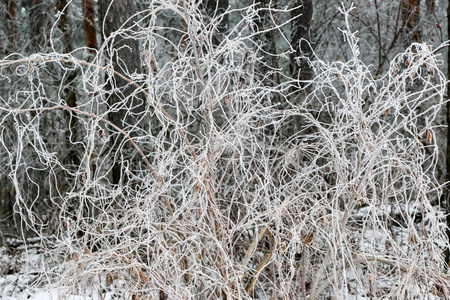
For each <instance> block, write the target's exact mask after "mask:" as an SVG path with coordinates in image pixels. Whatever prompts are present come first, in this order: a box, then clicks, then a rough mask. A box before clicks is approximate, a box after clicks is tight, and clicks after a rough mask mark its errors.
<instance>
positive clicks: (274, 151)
mask: <svg viewBox="0 0 450 300" xmlns="http://www.w3.org/2000/svg"><path fill="white" fill-rule="evenodd" d="M152 3H153V4H152V6H151V7H150V8H149V9H148V10H147V11H143V12H140V13H139V14H138V15H137V16H136V17H137V20H138V21H136V22H135V23H130V22H126V23H125V24H124V25H123V28H122V29H121V30H119V31H117V32H116V36H118V35H120V36H122V37H123V38H129V39H135V40H138V41H139V43H140V45H141V46H142V47H143V50H142V51H141V53H140V54H141V58H142V63H143V71H142V72H143V73H136V72H135V70H128V69H126V66H122V68H120V69H117V68H116V69H114V66H116V67H117V66H121V65H120V62H119V63H117V64H113V62H112V61H111V58H112V57H114V50H115V49H114V44H113V41H114V37H115V36H114V35H113V36H111V37H110V38H109V39H108V40H106V41H105V42H104V44H103V46H102V47H101V49H100V50H99V51H98V53H97V54H96V56H95V57H94V58H93V60H92V61H86V60H83V59H81V58H79V55H77V52H76V51H75V52H73V53H71V54H61V53H50V54H35V55H32V56H30V57H20V56H18V55H12V56H9V57H6V58H4V59H2V60H1V61H0V67H1V68H2V72H3V74H4V75H3V76H4V78H3V80H6V79H5V78H7V77H10V78H11V80H13V79H14V78H21V79H20V80H23V81H25V82H28V83H29V85H23V86H22V90H20V91H15V92H14V93H13V94H12V96H10V97H9V98H3V97H2V98H1V105H0V113H1V118H0V122H1V123H2V124H12V126H11V125H8V126H9V127H8V128H10V132H9V133H8V135H6V134H5V133H4V134H2V135H1V136H0V138H1V140H0V143H1V145H2V146H3V147H4V150H5V151H7V153H8V155H9V159H10V160H9V163H8V164H7V167H8V168H9V170H10V172H9V176H10V178H11V180H12V181H13V182H14V185H15V193H16V211H17V213H19V214H20V215H21V216H22V218H23V220H24V221H26V223H27V225H28V226H29V228H31V229H33V230H35V232H36V233H37V234H38V235H40V236H41V237H42V238H43V239H44V240H45V239H46V238H47V237H48V233H47V232H46V230H47V228H48V226H49V224H50V223H51V224H52V226H54V227H55V228H56V230H55V231H54V233H55V236H56V237H55V238H56V241H55V242H53V243H52V247H51V248H49V249H48V251H49V255H51V256H52V257H53V261H52V263H49V265H48V271H47V273H46V274H45V278H47V279H48V280H49V281H50V282H51V283H53V284H55V285H56V286H58V287H65V288H67V292H68V293H83V291H86V290H95V291H98V292H99V293H103V292H104V290H105V289H112V288H113V287H114V289H115V290H117V291H122V293H123V294H122V295H123V297H130V298H131V297H133V296H138V295H142V296H143V297H147V298H149V299H155V298H157V297H161V298H162V299H163V298H165V297H166V296H167V297H168V298H170V299H187V298H189V299H202V298H203V299H206V298H219V297H223V298H230V299H247V298H276V297H280V298H283V299H293V298H296V297H298V295H303V297H304V298H306V297H307V296H309V297H310V298H311V299H314V298H315V297H318V296H320V295H326V294H328V295H334V296H339V297H342V298H346V297H348V296H349V295H358V294H359V295H365V296H374V297H391V298H394V297H399V298H405V297H413V296H419V297H420V296H424V295H428V294H430V293H432V292H434V293H436V291H438V290H441V291H442V292H445V293H447V291H446V286H448V285H447V284H446V282H447V277H446V275H445V272H444V270H445V268H446V267H447V266H446V264H445V262H443V261H442V259H441V253H442V251H443V250H444V249H446V248H447V247H448V243H447V241H446V239H445V234H444V230H445V225H444V224H443V223H442V221H441V217H442V215H441V214H442V213H441V211H440V210H439V207H438V205H437V203H438V199H439V196H440V194H441V186H440V185H439V183H438V182H437V181H436V180H435V178H434V174H433V170H434V168H435V166H436V157H437V153H438V148H437V147H436V144H435V143H436V139H435V136H434V131H433V129H434V123H433V120H434V118H435V117H436V114H437V112H438V110H439V109H440V108H441V106H442V103H443V95H444V89H445V84H446V79H445V77H444V75H443V74H442V72H441V71H440V69H439V64H440V61H439V60H438V57H437V55H436V53H435V52H433V51H432V49H430V48H429V47H428V46H427V45H425V44H413V45H412V46H411V47H410V48H408V49H407V50H406V51H405V52H404V53H403V54H400V55H398V56H397V57H396V58H395V59H394V60H393V61H392V62H391V66H390V70H389V72H387V73H386V74H385V75H384V76H382V77H380V78H374V77H372V73H371V72H372V69H371V67H370V66H367V65H365V64H364V63H363V62H362V61H361V59H360V55H359V48H358V39H357V36H356V35H355V33H353V32H351V28H349V27H350V26H347V28H343V29H342V33H343V35H344V37H345V40H346V42H347V46H348V47H349V49H350V51H351V53H352V56H351V57H350V59H349V60H348V61H342V62H341V61H336V62H326V61H322V60H321V59H320V58H318V57H316V58H315V59H314V61H312V62H311V64H312V67H313V69H314V72H315V74H316V75H315V77H314V79H313V80H311V81H310V82H307V83H306V85H307V86H306V87H305V90H299V88H298V87H299V86H300V83H299V82H298V80H296V79H295V78H290V77H289V76H288V75H286V74H285V73H283V72H282V70H279V69H274V68H272V67H271V66H269V65H267V64H264V62H263V61H261V60H260V57H262V56H261V53H262V51H263V49H262V48H260V47H257V46H255V45H257V44H258V42H257V40H255V39H254V37H255V36H257V34H258V31H257V30H258V28H255V26H254V18H255V17H256V16H257V13H258V11H256V10H255V7H253V6H250V7H246V8H244V9H239V10H228V11H226V12H225V14H230V15H231V14H241V15H242V19H241V20H240V21H239V22H237V24H235V25H234V27H232V28H230V29H229V31H228V33H227V34H226V36H225V37H224V38H223V39H222V40H221V42H220V43H217V42H216V41H214V39H213V34H214V27H215V26H217V24H219V23H220V21H221V16H220V15H216V16H215V18H210V19H206V18H203V17H202V13H201V11H200V10H199V7H198V6H197V5H196V4H194V3H192V2H188V1H185V2H177V3H182V4H174V3H173V1H165V0H163V1H159V2H156V1H155V2H152ZM272 12H273V13H275V12H276V11H272ZM342 13H343V14H344V15H345V16H346V17H347V18H348V16H349V14H348V11H346V10H343V11H342ZM167 18H172V19H173V21H174V22H175V21H176V22H179V23H180V24H184V28H183V29H182V30H180V29H174V28H170V27H164V26H162V25H163V24H165V23H164V22H163V21H162V20H167ZM282 26H283V25H276V24H273V28H271V29H270V30H274V31H277V30H279V31H280V32H281V28H282ZM79 51H81V49H79ZM164 51H165V52H166V53H169V54H170V55H166V56H163V57H162V56H161V55H160V53H161V52H164ZM285 54H286V55H285V57H286V58H288V57H289V56H288V55H287V52H286V53H285ZM265 55H267V53H265ZM277 55H278V56H279V57H283V55H282V54H277ZM262 64H264V65H265V66H264V68H265V69H266V70H267V69H268V71H267V73H264V74H262V73H260V72H259V71H258V70H259V67H261V65H262ZM53 69H59V70H62V72H63V73H64V74H68V73H69V72H71V71H73V70H77V72H78V74H79V77H78V78H79V79H78V82H77V89H78V90H79V93H80V94H82V95H83V97H84V100H83V101H82V102H80V103H79V104H78V106H77V107H70V106H68V105H67V104H66V103H65V102H64V100H62V99H61V98H60V97H59V94H60V90H61V89H63V88H64V87H63V86H56V87H54V86H53V87H51V86H49V85H46V82H45V81H44V80H42V79H41V76H43V75H42V74H43V73H44V72H46V71H48V70H53ZM8 70H12V73H11V74H10V73H8ZM8 74H10V75H8ZM268 74H269V75H270V76H269V75H268ZM273 74H277V75H278V76H279V77H280V78H281V79H280V80H279V82H273V81H271V75H273ZM117 76H119V77H121V78H122V79H124V80H126V81H127V82H128V83H129V85H130V86H133V87H134V88H135V90H134V92H133V93H131V94H130V95H127V96H124V94H123V93H122V92H121V90H120V89H118V88H113V89H112V90H111V89H108V88H107V87H108V86H111V85H112V86H113V87H114V80H115V78H117ZM106 83H109V85H107V84H106ZM303 85H304V83H302V86H303ZM305 91H307V93H306V96H303V95H305ZM110 93H116V94H117V95H119V96H122V98H121V99H122V101H121V102H117V103H116V104H115V105H114V106H110V105H108V103H107V100H106V99H107V97H108V95H109V94H110ZM273 99H277V101H274V100H273ZM279 102H280V103H279ZM134 105H139V106H140V107H139V109H135V108H136V107H134ZM117 111H121V112H124V114H125V116H126V118H125V120H124V124H123V127H120V126H118V125H117V124H113V123H112V122H111V121H109V120H108V115H109V114H110V113H111V112H117ZM63 112H67V113H68V114H69V115H70V118H76V120H77V125H76V126H77V127H76V128H77V129H76V132H77V134H76V139H75V138H73V137H71V138H69V139H68V140H69V141H70V144H71V146H72V147H73V149H76V151H78V154H79V157H80V162H81V163H80V164H79V165H74V164H73V163H72V164H70V163H64V156H65V155H67V151H69V150H70V149H66V148H63V147H62V146H61V143H64V142H65V141H67V134H68V135H69V136H70V135H71V132H73V130H74V129H73V128H71V127H70V126H69V121H68V120H67V118H66V119H65V117H64V116H65V115H64V113H63ZM49 115H50V116H51V117H50V116H49ZM44 119H46V120H50V121H48V122H47V123H46V122H44V121H45V120H44ZM52 122H53V123H52ZM42 124H50V125H49V127H47V128H42V127H41V126H42ZM5 126H6V125H5ZM52 126H53V127H52ZM4 132H5V131H4ZM49 133H54V137H53V138H50V137H49V136H48V134H49ZM288 133H289V134H288ZM10 136H11V137H10ZM112 137H114V138H116V137H117V139H116V140H118V141H120V143H119V145H116V146H115V147H111V145H110V143H109V141H110V139H111V138H112ZM57 143H60V145H59V146H61V147H62V148H61V149H60V150H59V151H58V149H59V148H58V147H57V146H56V145H57ZM114 164H119V165H120V166H121V170H122V180H121V181H120V182H119V183H118V184H112V183H111V175H110V174H111V168H112V166H113V165H114ZM32 170H34V171H40V172H41V173H42V174H43V175H42V176H44V178H45V183H46V184H47V185H48V187H46V190H48V191H50V192H48V193H47V198H46V199H43V197H42V194H40V193H39V192H36V193H34V194H32V195H31V194H29V193H28V191H27V190H26V189H25V188H24V187H27V186H30V185H31V186H33V187H34V188H36V189H43V187H41V186H39V185H36V184H33V182H30V178H31V177H29V176H27V174H28V172H30V171H32ZM24 183H26V184H24ZM30 195H31V196H30ZM42 201H46V202H48V203H49V204H48V205H50V206H51V207H52V211H53V212H54V213H56V214H57V215H56V217H54V218H52V217H51V216H43V215H42V212H37V211H36V210H35V209H34V208H35V207H36V206H37V205H41V204H40V202H42ZM419 215H420V218H421V221H418V220H417V219H418V218H419ZM55 262H57V263H58V264H57V265H55Z"/></svg>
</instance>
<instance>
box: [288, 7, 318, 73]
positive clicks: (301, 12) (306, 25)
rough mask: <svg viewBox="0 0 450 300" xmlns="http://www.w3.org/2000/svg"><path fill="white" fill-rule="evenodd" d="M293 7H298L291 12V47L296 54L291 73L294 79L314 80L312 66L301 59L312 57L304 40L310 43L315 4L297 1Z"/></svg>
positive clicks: (291, 64) (292, 61)
mask: <svg viewBox="0 0 450 300" xmlns="http://www.w3.org/2000/svg"><path fill="white" fill-rule="evenodd" d="M293 7H297V8H296V9H294V10H292V12H291V17H292V18H294V19H293V20H292V32H291V45H292V47H294V49H295V52H294V53H292V54H291V57H290V62H291V63H290V71H291V74H292V76H293V77H294V78H297V77H298V78H299V79H300V80H309V79H311V78H312V69H311V66H310V65H309V63H308V60H307V59H306V58H301V57H310V55H311V48H310V46H309V45H308V43H306V42H305V41H302V39H304V40H308V41H310V35H309V32H310V28H311V19H312V15H313V2H312V0H296V1H294V3H293Z"/></svg>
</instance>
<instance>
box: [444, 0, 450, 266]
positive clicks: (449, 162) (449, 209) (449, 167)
mask: <svg viewBox="0 0 450 300" xmlns="http://www.w3.org/2000/svg"><path fill="white" fill-rule="evenodd" d="M447 37H450V0H449V1H448V7H447ZM448 78H450V48H449V47H447V79H448ZM448 99H450V84H449V83H448V82H447V101H448ZM446 111H447V150H446V153H445V154H446V155H445V163H446V172H447V176H446V181H447V182H448V181H450V102H447V104H446ZM442 198H443V199H444V204H445V212H446V214H447V217H446V218H447V220H446V221H447V230H446V232H447V241H448V242H449V243H450V187H449V185H448V184H447V185H446V186H445V188H444V194H443V197H442ZM445 261H446V262H447V264H450V249H449V248H447V249H446V250H445Z"/></svg>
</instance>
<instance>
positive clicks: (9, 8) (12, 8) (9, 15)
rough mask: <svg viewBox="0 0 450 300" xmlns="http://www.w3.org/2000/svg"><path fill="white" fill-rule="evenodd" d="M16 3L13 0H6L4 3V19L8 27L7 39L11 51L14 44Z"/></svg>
mask: <svg viewBox="0 0 450 300" xmlns="http://www.w3.org/2000/svg"><path fill="white" fill-rule="evenodd" d="M15 19H16V4H15V3H14V1H13V0H8V1H7V3H6V10H5V20H6V22H7V24H6V25H7V28H8V31H9V32H8V40H9V47H10V49H9V50H11V52H12V51H14V50H13V49H14V48H15V46H16V42H15V39H16V34H17V32H16V23H15V21H16V20H15Z"/></svg>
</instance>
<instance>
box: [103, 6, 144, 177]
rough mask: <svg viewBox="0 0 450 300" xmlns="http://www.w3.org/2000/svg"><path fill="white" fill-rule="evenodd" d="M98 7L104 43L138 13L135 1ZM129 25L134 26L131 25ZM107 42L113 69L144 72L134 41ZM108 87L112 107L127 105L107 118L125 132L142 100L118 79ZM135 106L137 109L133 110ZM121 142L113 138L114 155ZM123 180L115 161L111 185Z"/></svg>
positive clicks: (140, 106)
mask: <svg viewBox="0 0 450 300" xmlns="http://www.w3.org/2000/svg"><path fill="white" fill-rule="evenodd" d="M99 4H100V5H99V9H100V22H101V24H103V25H104V27H103V30H102V32H103V34H104V36H103V38H104V40H106V39H107V38H108V37H110V36H111V34H113V33H114V32H115V31H117V30H119V28H120V27H121V26H122V25H123V24H124V23H125V22H126V21H127V20H128V19H129V18H130V17H131V16H133V14H135V12H136V5H135V1H133V0H103V1H100V2H99ZM129 24H130V25H131V24H132V23H129ZM108 43H109V44H110V45H111V48H113V49H114V51H111V58H112V67H113V68H114V70H116V71H118V72H119V73H123V71H122V70H128V72H129V73H134V72H138V73H139V72H140V71H141V62H140V56H139V47H138V42H137V41H136V40H135V39H131V38H124V37H122V36H120V35H116V36H115V37H114V38H113V39H112V40H110V41H108ZM113 82H114V83H113ZM109 88H110V90H111V92H112V93H111V94H110V95H109V96H108V105H109V107H110V108H111V107H113V106H116V105H117V103H123V102H125V103H123V104H121V105H120V106H119V107H120V108H118V109H117V110H116V111H114V112H110V113H109V115H108V118H109V120H110V121H111V122H112V123H113V124H114V125H116V126H118V127H119V128H122V129H125V131H126V126H127V125H128V124H134V123H135V122H136V119H135V117H134V116H133V113H138V112H139V111H142V101H140V102H138V101H139V99H136V98H135V96H132V93H133V91H134V90H135V87H134V86H133V85H130V84H128V82H126V81H125V80H123V79H122V78H120V77H118V76H114V78H111V80H110V81H109ZM119 90H120V91H119ZM132 107H134V109H131V108H132ZM122 139H123V137H121V136H118V135H117V134H112V135H111V139H110V144H111V147H112V148H113V151H114V152H116V151H118V146H119V145H120V144H121V142H122ZM124 147H125V146H124ZM126 147H128V144H126ZM123 149H125V148H122V150H123ZM121 177H122V172H121V165H120V164H119V163H117V162H115V163H114V165H113V168H112V182H113V183H114V184H117V183H119V182H120V179H121Z"/></svg>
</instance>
